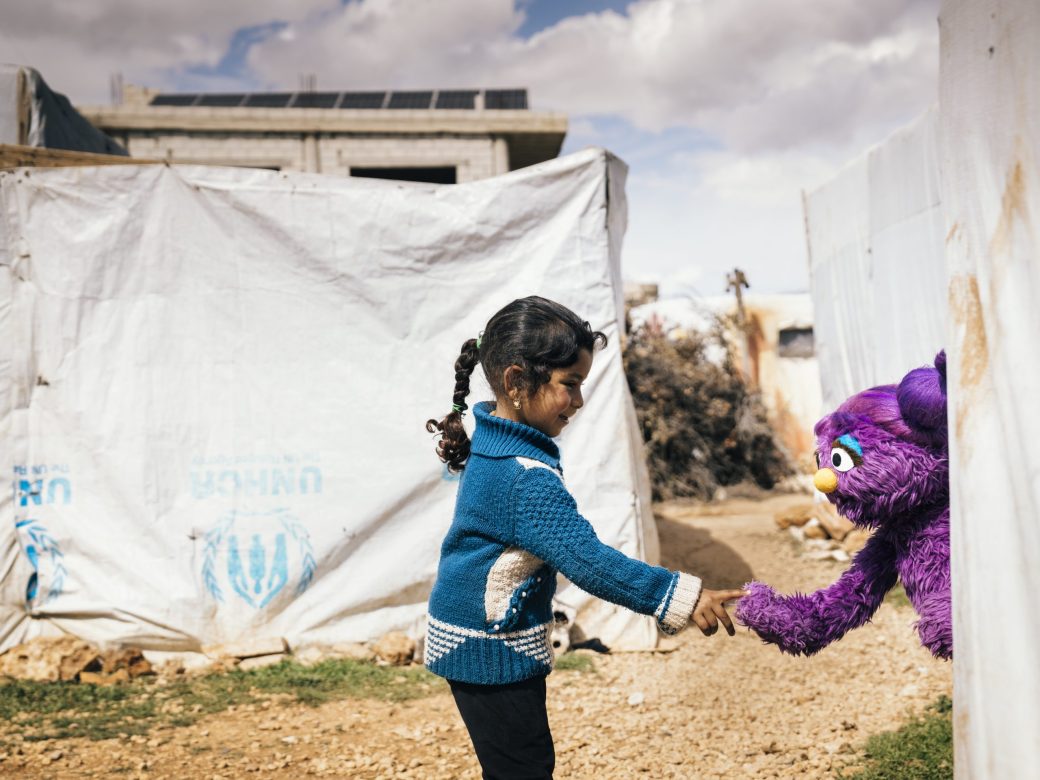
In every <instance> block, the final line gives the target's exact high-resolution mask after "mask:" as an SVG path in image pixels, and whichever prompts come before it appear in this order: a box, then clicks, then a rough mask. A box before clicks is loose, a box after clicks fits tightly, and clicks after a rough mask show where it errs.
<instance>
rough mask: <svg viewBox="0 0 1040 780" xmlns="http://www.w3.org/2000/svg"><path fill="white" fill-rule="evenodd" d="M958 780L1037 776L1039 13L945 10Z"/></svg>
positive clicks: (953, 2)
mask: <svg viewBox="0 0 1040 780" xmlns="http://www.w3.org/2000/svg"><path fill="white" fill-rule="evenodd" d="M941 30H942V39H941V48H940V57H941V60H940V63H941V64H940V109H941V119H940V123H939V128H940V141H941V145H940V149H941V160H942V173H943V177H942V178H943V191H942V199H943V205H944V209H945V212H946V233H947V234H948V237H949V238H948V241H947V245H946V247H947V259H948V263H949V272H950V280H949V302H950V315H951V322H950V331H949V333H950V337H949V343H950V345H951V350H950V365H949V390H950V401H951V407H950V429H951V433H952V437H951V444H950V456H951V466H952V469H953V480H952V531H951V535H952V541H953V572H954V640H955V647H956V651H955V660H954V729H955V731H954V745H955V762H954V764H955V769H956V775H957V777H958V778H964V779H965V780H967V778H973V780H982V779H984V778H1000V780H1015V779H1016V778H1022V779H1023V780H1024V779H1025V778H1033V777H1036V776H1037V772H1038V766H1040V664H1038V663H1037V660H1036V654H1037V648H1040V612H1038V611H1037V608H1036V594H1037V593H1038V592H1040V451H1038V449H1037V442H1040V406H1038V399H1040V362H1038V360H1037V355H1038V351H1037V343H1038V339H1040V307H1038V306H1037V300H1040V233H1038V230H1040V47H1038V46H1037V41H1040V5H1038V4H1037V3H1036V2H1034V1H1033V0H1007V1H1006V2H997V1H995V0H945V1H944V2H943V4H942V11H941Z"/></svg>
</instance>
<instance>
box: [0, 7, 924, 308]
mask: <svg viewBox="0 0 1040 780" xmlns="http://www.w3.org/2000/svg"><path fill="white" fill-rule="evenodd" d="M9 5H10V6H11V7H10V8H6V9H5V10H4V11H3V20H2V23H0V51H3V52H5V57H8V58H14V59H17V60H21V61H23V62H25V63H26V64H31V65H35V66H36V67H39V68H40V69H41V70H42V72H43V74H44V76H45V78H47V80H48V81H49V82H50V83H51V85H52V86H53V87H54V88H55V89H58V90H60V91H63V92H66V93H67V94H69V95H70V96H71V97H72V98H73V99H74V100H76V101H78V102H104V101H105V100H107V92H108V88H107V83H108V77H109V75H110V74H111V73H114V72H117V71H120V72H122V73H123V74H124V77H125V78H126V80H127V81H130V82H133V83H143V84H145V85H147V86H154V87H162V88H166V89H170V88H175V87H178V86H179V87H181V88H191V89H206V88H209V89H242V88H245V89H248V88H252V87H255V86H256V85H263V86H265V87H268V88H293V87H295V85H296V83H297V77H298V75H299V74H301V73H313V74H316V76H317V80H318V85H319V88H327V89H337V88H375V89H385V88H444V87H463V86H465V87H495V86H500V87H527V88H528V89H529V90H530V95H531V100H532V104H533V107H535V108H541V109H552V110H557V111H563V112H566V113H567V114H569V115H570V116H571V118H572V124H571V132H572V136H574V138H575V139H582V140H584V141H586V142H593V143H598V144H602V145H606V146H608V148H612V149H614V150H615V151H618V152H619V153H620V154H621V155H622V157H624V158H625V159H626V160H627V161H628V162H629V163H630V164H631V172H630V176H629V183H628V190H629V215H630V218H629V224H630V229H629V235H628V237H627V239H626V248H625V263H626V273H629V274H630V275H632V276H648V275H654V276H659V277H668V276H670V275H674V276H676V277H677V278H679V277H682V279H683V284H684V285H686V286H689V283H690V282H691V280H692V279H696V283H697V284H699V285H702V286H704V287H705V292H712V291H715V282H714V281H713V280H714V279H715V278H716V277H719V282H718V283H719V285H722V284H723V282H722V281H721V275H722V271H723V270H724V269H726V268H729V267H732V266H733V265H740V266H742V267H745V268H746V269H747V270H748V273H749V276H750V277H751V279H752V283H753V284H756V287H757V288H758V289H762V287H763V286H765V287H766V288H767V289H769V288H771V289H791V288H793V287H804V286H805V285H806V283H807V278H806V272H805V249H804V237H803V235H802V230H803V229H802V218H801V202H800V197H799V190H801V189H809V188H812V187H814V186H816V185H817V184H819V183H820V182H821V181H822V180H823V179H824V178H826V177H827V176H830V175H831V174H832V173H833V172H834V171H835V170H836V169H837V167H838V166H839V164H840V163H843V162H844V161H845V160H847V159H848V158H850V157H852V156H854V155H856V154H858V153H860V152H861V151H863V150H864V149H865V148H866V147H867V146H869V145H870V144H873V143H876V142H878V141H880V140H881V139H883V138H884V137H885V136H886V135H888V134H889V133H890V132H892V131H893V130H894V129H896V128H898V127H900V126H902V125H904V124H906V123H908V122H910V121H911V120H912V119H914V118H915V117H916V116H918V115H919V114H920V113H921V112H923V111H924V110H925V108H926V107H927V106H928V105H930V104H931V103H932V102H934V100H935V97H936V83H937V61H938V31H937V22H936V17H937V15H938V5H939V0H871V2H869V3H866V2H863V0H770V1H769V2H762V0H636V1H635V2H633V3H631V4H630V5H629V6H628V8H627V13H626V14H619V13H616V12H613V11H603V12H599V13H587V14H584V15H581V16H572V17H569V18H565V19H563V20H562V21H560V22H559V23H557V24H555V25H553V26H551V27H549V28H546V29H544V30H542V31H541V32H539V33H537V34H535V35H534V36H532V37H531V38H529V39H523V38H519V37H517V30H518V29H519V28H520V26H521V25H522V23H523V12H522V5H521V4H520V3H516V2H513V0H350V2H348V3H346V4H342V3H340V2H337V0H293V1H292V2H289V1H288V0H252V1H251V2H249V3H246V2H230V3H212V1H211V0H178V2H177V3H173V4H169V3H166V4H159V3H153V2H146V1H145V0H90V2H74V0H62V1H61V2H50V3H21V4H17V5H15V4H9ZM275 20H280V21H283V22H285V23H286V26H285V27H284V28H282V29H281V30H278V31H277V32H273V34H271V35H270V36H268V37H267V38H266V39H265V40H263V41H262V42H260V43H258V44H256V45H254V46H253V47H252V48H251V49H250V51H249V55H248V60H247V61H248V64H249V67H250V70H251V73H250V74H249V76H248V78H246V79H245V80H244V81H243V80H242V79H241V77H238V76H236V75H235V74H223V75H217V74H213V73H212V72H210V71H209V70H207V69H206V68H207V67H208V68H212V67H213V66H214V65H216V64H217V63H218V62H220V60H221V57H222V56H223V55H224V54H225V53H226V52H227V50H228V45H229V42H230V41H231V39H232V37H233V35H234V33H235V32H236V30H240V29H241V28H243V27H248V26H254V25H262V24H269V23H270V22H272V21H275ZM28 57H31V58H32V59H27V58H28ZM199 66H202V72H201V73H200V72H199ZM568 146H569V147H574V146H576V144H575V143H574V142H573V141H571V142H569V143H568Z"/></svg>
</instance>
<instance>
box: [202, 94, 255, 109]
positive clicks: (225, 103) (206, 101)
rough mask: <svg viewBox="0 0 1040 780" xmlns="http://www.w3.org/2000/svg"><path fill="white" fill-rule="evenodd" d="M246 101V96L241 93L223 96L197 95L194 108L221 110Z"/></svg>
mask: <svg viewBox="0 0 1040 780" xmlns="http://www.w3.org/2000/svg"><path fill="white" fill-rule="evenodd" d="M245 99H246V96H245V95H244V94H242V93H239V94H237V95H223V94H211V95H199V99H198V102H196V103H195V105H196V106H217V107H221V108H227V107H229V106H238V105H241V103H242V101H243V100H245Z"/></svg>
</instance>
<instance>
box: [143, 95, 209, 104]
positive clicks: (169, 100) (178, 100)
mask: <svg viewBox="0 0 1040 780" xmlns="http://www.w3.org/2000/svg"><path fill="white" fill-rule="evenodd" d="M197 97H198V95H156V96H155V97H153V98H152V102H151V103H149V105H152V106H190V105H191V104H192V103H194V102H195V99H196V98H197Z"/></svg>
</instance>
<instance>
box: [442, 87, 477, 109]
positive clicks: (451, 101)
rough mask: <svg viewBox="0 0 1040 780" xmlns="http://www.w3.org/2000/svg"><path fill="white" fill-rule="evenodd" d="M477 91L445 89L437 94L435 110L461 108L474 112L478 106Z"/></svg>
mask: <svg viewBox="0 0 1040 780" xmlns="http://www.w3.org/2000/svg"><path fill="white" fill-rule="evenodd" d="M476 99H477V90H475V89H444V90H441V91H440V92H438V93H437V104H436V105H435V106H434V108H459V109H469V110H472V109H473V108H474V107H475V106H476Z"/></svg>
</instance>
